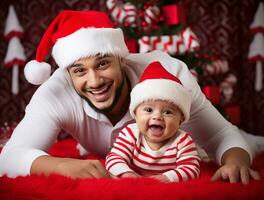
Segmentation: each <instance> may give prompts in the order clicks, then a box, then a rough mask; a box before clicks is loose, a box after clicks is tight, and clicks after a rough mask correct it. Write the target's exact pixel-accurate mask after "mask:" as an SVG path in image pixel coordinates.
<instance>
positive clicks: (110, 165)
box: [106, 124, 200, 182]
mask: <svg viewBox="0 0 264 200" xmlns="http://www.w3.org/2000/svg"><path fill="white" fill-rule="evenodd" d="M199 162H200V157H199V155H198V152H197V149H196V145H195V144H194V142H193V140H192V138H191V137H190V136H189V134H188V133H186V132H184V131H182V130H179V131H178V133H177V134H175V136H173V137H172V138H171V139H170V140H169V141H168V143H167V144H165V145H164V146H162V147H161V148H160V149H159V150H157V151H154V150H152V149H151V148H150V147H149V146H148V144H147V142H146V140H145V138H144V137H143V136H142V134H140V132H139V129H138V126H137V124H130V125H128V126H127V127H125V128H124V129H123V130H122V131H121V132H120V133H119V136H118V137H117V139H116V141H115V143H114V146H113V148H112V150H111V151H110V153H109V154H108V155H107V157H106V169H107V170H108V171H109V172H110V173H111V174H113V175H115V176H119V175H121V174H123V173H125V172H136V173H138V174H140V175H142V176H150V175H156V174H163V175H165V176H166V177H168V179H169V180H170V181H171V182H181V181H187V180H190V179H193V178H195V177H198V176H199V173H200V163H199Z"/></svg>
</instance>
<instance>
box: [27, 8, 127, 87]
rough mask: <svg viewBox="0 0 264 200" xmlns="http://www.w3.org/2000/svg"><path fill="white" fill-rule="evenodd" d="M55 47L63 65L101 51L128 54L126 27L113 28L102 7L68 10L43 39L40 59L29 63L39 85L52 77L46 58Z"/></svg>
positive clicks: (32, 79)
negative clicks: (97, 8) (124, 34)
mask: <svg viewBox="0 0 264 200" xmlns="http://www.w3.org/2000/svg"><path fill="white" fill-rule="evenodd" d="M51 49H52V56H53V58H54V60H55V62H56V63H57V65H58V66H59V67H61V68H67V67H68V66H70V65H71V64H73V63H74V62H75V61H76V60H78V59H80V58H83V57H87V56H93V55H96V54H98V53H100V54H112V55H115V56H119V57H125V56H126V55H128V49H127V46H126V44H125V41H124V36H123V32H122V30H121V29H119V28H113V25H112V22H111V21H110V19H109V17H108V16H107V15H106V14H105V13H104V12H99V11H70V10H66V11H62V12H61V13H60V14H59V15H58V16H57V17H56V18H55V19H54V20H53V21H52V23H51V24H50V26H49V27H48V28H47V30H46V32H45V33H44V35H43V37H42V39H41V41H40V43H39V46H38V48H37V53H36V60H33V61H30V62H29V63H27V65H26V66H25V70H24V72H25V76H26V79H27V80H28V81H29V82H30V83H32V84H35V85H39V84H41V83H43V82H44V81H46V80H47V79H48V78H49V76H50V71H51V70H50V68H51V67H50V65H49V64H48V63H45V62H43V61H44V60H45V57H46V56H47V54H48V53H49V51H50V50H51Z"/></svg>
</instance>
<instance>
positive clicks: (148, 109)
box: [144, 107, 152, 112]
mask: <svg viewBox="0 0 264 200" xmlns="http://www.w3.org/2000/svg"><path fill="white" fill-rule="evenodd" d="M144 111H145V112H152V108H150V107H146V108H144Z"/></svg>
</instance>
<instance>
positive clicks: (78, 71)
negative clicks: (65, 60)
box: [73, 68, 84, 74]
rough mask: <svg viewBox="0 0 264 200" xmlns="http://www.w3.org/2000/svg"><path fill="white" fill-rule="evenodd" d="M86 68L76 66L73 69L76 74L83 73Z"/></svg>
mask: <svg viewBox="0 0 264 200" xmlns="http://www.w3.org/2000/svg"><path fill="white" fill-rule="evenodd" d="M83 71H84V70H83V69H82V68H76V69H74V70H73V73H74V74H77V73H82V72H83Z"/></svg>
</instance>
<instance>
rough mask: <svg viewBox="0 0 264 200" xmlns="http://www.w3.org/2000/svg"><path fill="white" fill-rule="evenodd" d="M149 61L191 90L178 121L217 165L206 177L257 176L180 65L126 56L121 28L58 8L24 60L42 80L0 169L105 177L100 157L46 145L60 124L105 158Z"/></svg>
mask: <svg viewBox="0 0 264 200" xmlns="http://www.w3.org/2000/svg"><path fill="white" fill-rule="evenodd" d="M51 48H52V56H53V58H54V59H55V61H56V63H57V64H58V66H59V69H57V70H56V71H55V72H54V74H53V75H52V76H51V77H50V78H49V74H50V66H49V65H48V64H47V63H44V62H43V61H44V59H45V56H46V55H47V54H48V52H49V50H50V49H51ZM153 61H159V62H161V64H162V65H163V66H164V67H165V68H166V69H167V70H168V71H169V72H170V73H172V74H175V75H177V76H178V77H179V79H180V80H181V82H182V83H183V85H184V86H185V87H186V88H188V89H189V90H190V91H191V93H192V105H191V117H190V120H189V121H188V122H186V123H185V124H183V126H182V127H181V128H182V129H184V130H186V131H188V132H190V133H191V134H192V138H193V139H194V140H195V142H197V143H198V144H200V146H202V147H203V148H205V149H206V150H207V152H208V153H209V154H212V155H213V156H214V158H215V159H216V160H217V162H218V163H219V164H220V165H221V167H220V168H219V169H218V170H217V171H216V173H215V174H214V176H213V177H212V179H213V180H218V179H220V178H222V179H226V180H229V181H230V182H237V181H240V180H241V181H242V182H243V183H248V182H249V179H250V177H251V178H253V179H259V175H258V173H257V172H256V171H253V170H252V169H250V162H251V160H252V152H251V149H250V147H249V146H248V144H247V143H246V142H245V140H244V139H243V137H242V136H241V135H240V133H239V130H238V129H237V128H236V127H234V126H232V125H231V124H230V123H229V122H227V121H226V120H225V119H224V118H223V117H222V116H221V115H220V114H219V113H218V112H217V111H216V110H215V108H214V107H213V106H212V105H211V103H210V102H209V101H208V100H206V98H205V96H204V95H203V94H202V92H201V90H200V88H199V86H198V84H197V82H196V81H195V79H194V78H193V77H192V75H191V73H190V72H189V70H188V68H187V66H186V65H185V64H184V63H183V62H181V61H179V60H177V59H174V58H172V57H170V56H169V55H168V54H166V53H163V52H159V51H154V52H151V53H147V54H130V55H129V53H128V50H127V47H126V45H125V42H124V38H123V34H122V31H121V30H120V29H115V28H113V26H112V24H111V21H110V20H109V18H108V17H107V15H106V14H104V13H101V12H97V11H63V12H62V13H60V14H59V15H58V16H57V17H56V18H55V19H54V21H53V22H52V23H51V24H50V26H49V27H48V29H47V30H46V32H45V34H44V36H43V38H42V40H41V42H40V44H39V46H38V49H37V53H36V61H31V62H29V63H28V64H27V65H26V67H25V75H26V78H27V80H28V81H29V82H31V83H33V84H41V83H43V82H44V81H45V80H47V79H48V80H47V81H45V83H43V84H42V85H41V86H40V87H39V88H38V90H37V91H36V92H35V94H34V95H33V97H32V99H31V101H30V103H29V104H28V106H27V108H26V114H25V116H24V118H23V119H22V121H21V122H20V123H19V124H18V126H17V128H16V129H15V130H14V133H13V135H12V138H11V139H10V140H9V142H8V143H7V144H6V146H5V147H4V148H3V150H2V153H1V157H0V174H7V175H8V176H10V177H16V176H18V175H28V174H46V175H49V174H52V173H57V174H61V175H65V176H69V177H72V178H92V177H94V178H103V177H108V174H107V172H106V170H105V168H104V167H103V166H102V165H101V164H100V162H99V161H90V160H79V159H72V158H56V157H52V156H49V155H48V154H47V153H46V151H47V150H48V149H49V147H50V146H51V145H52V144H53V143H54V141H55V139H56V137H57V135H58V133H59V131H60V130H61V129H64V130H65V131H66V132H68V133H70V134H71V135H72V136H73V138H74V139H76V140H77V141H78V142H79V143H80V144H81V145H82V146H83V147H84V148H85V149H86V150H87V151H89V152H91V153H94V154H97V155H99V156H102V157H104V156H105V155H106V154H107V153H108V152H109V150H110V148H111V145H112V143H113V142H114V139H115V138H116V134H117V133H118V132H119V131H120V130H121V129H122V128H123V127H124V126H126V125H127V124H129V123H131V122H133V119H132V117H131V115H130V114H129V111H128V106H129V101H130V96H129V93H130V91H131V88H132V87H133V86H134V85H135V84H136V83H137V81H138V78H139V76H140V74H141V73H142V72H143V70H144V66H147V65H148V64H149V63H151V62H153ZM176 66H177V67H176ZM145 92H148V91H145ZM205 130H206V131H205Z"/></svg>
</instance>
